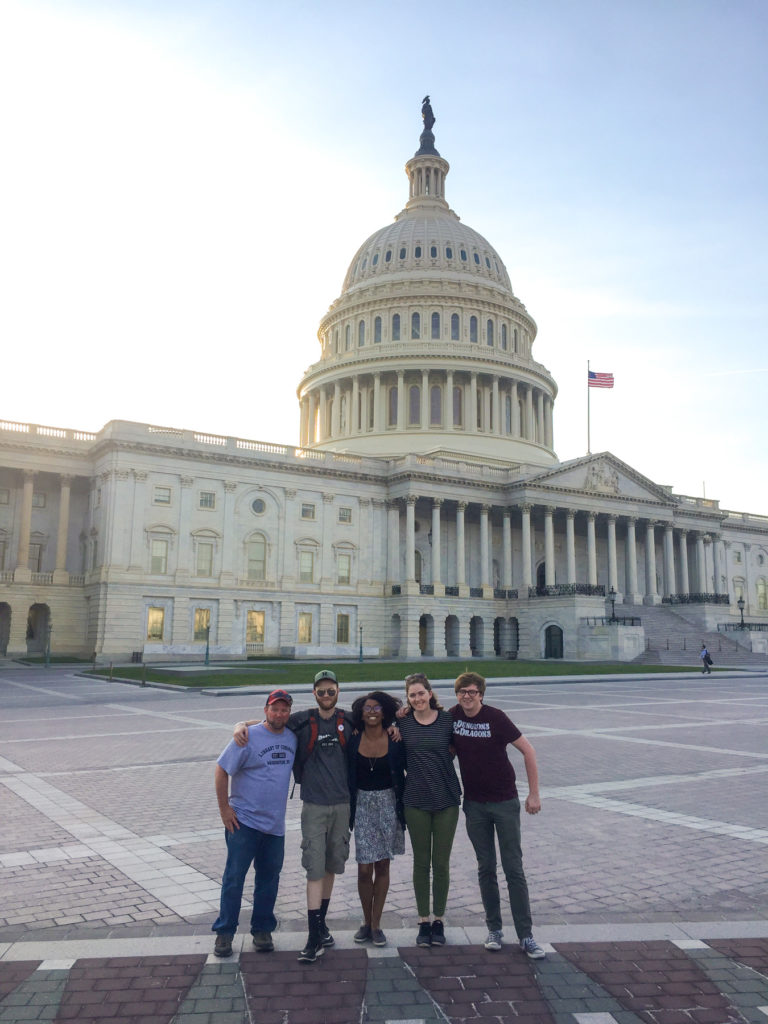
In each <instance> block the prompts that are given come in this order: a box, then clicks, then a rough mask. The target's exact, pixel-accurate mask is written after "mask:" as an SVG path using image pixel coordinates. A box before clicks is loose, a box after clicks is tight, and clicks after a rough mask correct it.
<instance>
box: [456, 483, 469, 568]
mask: <svg viewBox="0 0 768 1024" xmlns="http://www.w3.org/2000/svg"><path fill="white" fill-rule="evenodd" d="M466 508H467V503H466V501H460V502H458V503H457V505H456V585H457V586H459V587H461V586H464V585H465V584H466V553H465V550H464V512H465V510H466Z"/></svg>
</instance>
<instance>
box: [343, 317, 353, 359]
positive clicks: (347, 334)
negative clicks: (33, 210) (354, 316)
mask: <svg viewBox="0 0 768 1024" xmlns="http://www.w3.org/2000/svg"><path fill="white" fill-rule="evenodd" d="M351 346H352V331H351V330H350V327H349V324H347V326H346V327H345V328H344V351H345V352H349V350H350V348H351Z"/></svg>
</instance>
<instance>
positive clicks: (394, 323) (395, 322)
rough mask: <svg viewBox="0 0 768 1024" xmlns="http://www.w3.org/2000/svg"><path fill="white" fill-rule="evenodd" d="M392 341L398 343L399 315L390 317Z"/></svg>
mask: <svg viewBox="0 0 768 1024" xmlns="http://www.w3.org/2000/svg"><path fill="white" fill-rule="evenodd" d="M392 341H400V314H399V313H395V314H394V316H393V317H392Z"/></svg>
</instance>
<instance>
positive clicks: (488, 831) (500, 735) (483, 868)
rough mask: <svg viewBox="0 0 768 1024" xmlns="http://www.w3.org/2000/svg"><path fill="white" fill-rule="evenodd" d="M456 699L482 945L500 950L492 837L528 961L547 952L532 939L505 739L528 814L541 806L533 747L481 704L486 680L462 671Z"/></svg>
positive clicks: (455, 741) (458, 746)
mask: <svg viewBox="0 0 768 1024" xmlns="http://www.w3.org/2000/svg"><path fill="white" fill-rule="evenodd" d="M455 690H456V696H457V697H458V699H459V703H458V705H457V706H456V707H453V708H451V711H450V713H451V715H452V716H453V745H454V747H455V748H456V754H457V757H458V759H459V767H460V769H461V780H462V783H463V785H464V815H465V818H466V826H467V835H468V836H469V838H470V841H471V843H472V846H473V847H474V850H475V855H476V856H477V874H478V880H479V882H480V895H481V898H482V900H483V907H484V908H485V920H486V924H487V926H488V938H487V939H486V940H485V943H484V945H485V948H486V949H490V950H498V949H501V940H502V936H503V933H502V930H501V899H500V896H499V883H498V881H497V878H496V838H497V837H498V841H499V852H500V854H501V866H502V868H503V869H504V875H505V877H506V879H507V887H508V889H509V904H510V908H511V910H512V918H513V921H514V924H515V931H516V932H517V937H518V940H519V942H520V948H521V949H522V951H523V952H524V953H525V954H526V955H527V956H529V957H530V958H531V959H532V960H540V959H542V958H543V957H544V956H545V953H544V950H543V949H542V948H541V946H539V945H538V943H537V942H536V941H535V939H534V938H533V934H532V932H533V927H532V922H531V906H530V902H529V899H528V883H527V882H526V880H525V873H524V871H523V851H522V847H521V844H520V801H519V799H518V796H517V786H516V784H515V769H514V768H513V767H512V764H511V763H510V760H509V758H508V757H507V744H509V743H511V744H512V745H513V746H514V747H517V749H518V750H519V751H520V753H521V754H522V755H523V759H524V761H525V771H526V774H527V776H528V796H527V797H526V799H525V809H526V811H527V812H528V814H538V813H539V811H540V810H541V799H540V798H539V772H538V767H537V765H536V752H535V751H534V749H533V747H532V745H531V744H530V742H529V741H528V740H527V739H526V738H525V736H523V735H522V733H521V732H520V730H519V729H518V728H517V726H516V725H515V724H514V722H512V721H511V720H510V719H509V718H508V717H507V716H506V715H505V714H504V712H503V711H500V710H499V708H494V707H489V706H488V705H486V704H484V703H483V696H484V694H485V679H484V678H483V677H482V676H481V675H478V673H477V672H463V673H462V674H461V675H460V676H459V677H458V679H457V680H456V683H455Z"/></svg>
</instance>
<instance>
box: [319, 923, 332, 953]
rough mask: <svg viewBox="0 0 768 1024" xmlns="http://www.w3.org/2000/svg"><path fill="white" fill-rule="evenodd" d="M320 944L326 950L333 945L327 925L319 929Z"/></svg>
mask: <svg viewBox="0 0 768 1024" xmlns="http://www.w3.org/2000/svg"><path fill="white" fill-rule="evenodd" d="M320 944H321V945H323V946H325V948H326V949H327V948H328V947H329V946H332V945H333V944H334V938H333V936H332V935H331V933H330V932H329V931H328V925H327V924H324V925H322V927H321V928H320Z"/></svg>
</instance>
